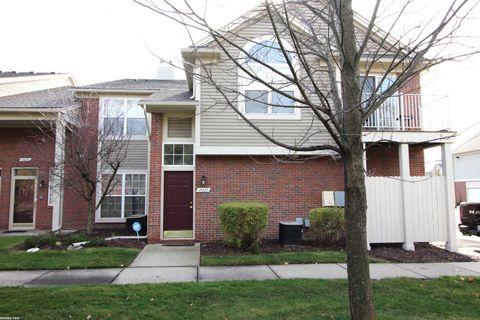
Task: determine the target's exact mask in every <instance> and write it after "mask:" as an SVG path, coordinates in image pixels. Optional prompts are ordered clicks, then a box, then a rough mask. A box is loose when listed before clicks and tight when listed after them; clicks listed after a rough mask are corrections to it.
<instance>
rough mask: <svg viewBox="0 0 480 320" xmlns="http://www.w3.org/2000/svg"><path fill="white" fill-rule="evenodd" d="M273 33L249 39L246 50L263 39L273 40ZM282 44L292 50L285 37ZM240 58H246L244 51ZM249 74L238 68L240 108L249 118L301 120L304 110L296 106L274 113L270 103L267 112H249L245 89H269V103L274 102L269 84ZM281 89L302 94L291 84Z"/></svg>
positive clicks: (295, 94) (280, 64)
mask: <svg viewBox="0 0 480 320" xmlns="http://www.w3.org/2000/svg"><path fill="white" fill-rule="evenodd" d="M272 38H273V37H272V35H265V36H263V37H260V38H256V39H254V40H253V41H249V42H248V43H247V44H246V45H245V46H244V48H243V49H244V51H246V52H248V51H249V50H250V49H251V48H252V47H253V46H254V45H256V44H257V43H261V42H263V41H268V40H272ZM281 41H282V44H283V45H284V46H285V48H286V49H287V50H292V51H293V47H292V46H291V45H290V44H289V43H288V42H287V41H285V40H284V39H281ZM239 59H244V54H243V52H241V53H240V56H239ZM294 64H295V65H298V64H297V63H295V62H294ZM271 66H272V67H275V66H279V67H280V66H284V64H282V63H276V64H271ZM246 77H247V75H245V74H244V72H243V71H242V70H241V69H240V68H238V85H239V91H240V95H239V98H238V110H239V111H240V112H241V113H242V114H243V115H244V116H245V117H246V118H248V119H254V120H255V119H257V120H300V119H301V117H302V111H301V108H298V107H295V108H294V109H293V113H272V106H271V105H268V111H267V113H247V112H245V100H246V99H245V91H247V90H263V91H267V94H268V103H269V104H271V102H272V99H271V97H272V90H270V88H268V87H267V86H265V85H263V84H261V83H259V82H256V81H252V80H248V79H246ZM279 89H281V91H293V95H294V96H295V97H298V96H300V91H299V90H298V88H297V86H295V85H289V86H285V87H284V86H282V87H281V88H279ZM294 105H295V106H298V103H297V102H294ZM241 118H242V117H241V116H238V119H241Z"/></svg>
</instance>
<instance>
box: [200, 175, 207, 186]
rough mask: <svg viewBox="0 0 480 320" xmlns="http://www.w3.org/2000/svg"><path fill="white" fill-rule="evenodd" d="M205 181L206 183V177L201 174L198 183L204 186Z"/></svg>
mask: <svg viewBox="0 0 480 320" xmlns="http://www.w3.org/2000/svg"><path fill="white" fill-rule="evenodd" d="M206 183H207V177H205V176H202V177H201V178H200V184H201V185H202V186H204V185H205V184H206Z"/></svg>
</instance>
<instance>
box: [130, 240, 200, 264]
mask: <svg viewBox="0 0 480 320" xmlns="http://www.w3.org/2000/svg"><path fill="white" fill-rule="evenodd" d="M199 265H200V243H196V244H194V245H191V246H174V245H165V244H148V245H146V246H145V248H143V250H142V252H140V254H139V255H138V256H137V258H135V260H134V261H133V262H132V264H131V265H130V268H138V267H198V266H199Z"/></svg>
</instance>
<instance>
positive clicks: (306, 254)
mask: <svg viewBox="0 0 480 320" xmlns="http://www.w3.org/2000/svg"><path fill="white" fill-rule="evenodd" d="M346 261H347V256H346V253H345V251H299V252H280V253H267V254H257V255H244V256H233V255H232V256H203V255H202V256H201V265H202V266H242V265H259V264H286V263H288V264H292V263H346ZM370 262H387V261H385V260H382V259H374V258H370Z"/></svg>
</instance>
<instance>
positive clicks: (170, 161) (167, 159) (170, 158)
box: [164, 154, 173, 165]
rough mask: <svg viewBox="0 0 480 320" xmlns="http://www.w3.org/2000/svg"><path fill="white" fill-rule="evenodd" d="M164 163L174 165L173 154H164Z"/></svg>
mask: <svg viewBox="0 0 480 320" xmlns="http://www.w3.org/2000/svg"><path fill="white" fill-rule="evenodd" d="M164 159H165V160H164V164H166V165H172V164H173V154H166V155H165V156H164Z"/></svg>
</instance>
